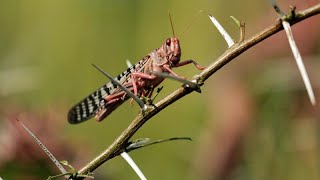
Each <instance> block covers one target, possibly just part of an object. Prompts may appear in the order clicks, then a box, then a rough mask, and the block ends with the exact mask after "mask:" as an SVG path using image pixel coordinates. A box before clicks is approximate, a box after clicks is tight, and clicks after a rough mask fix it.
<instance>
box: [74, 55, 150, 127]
mask: <svg viewBox="0 0 320 180" xmlns="http://www.w3.org/2000/svg"><path fill="white" fill-rule="evenodd" d="M146 58H149V57H148V56H146V57H145V58H144V59H143V60H140V61H139V62H138V63H137V64H135V65H133V66H131V67H129V68H128V69H127V70H126V71H124V72H122V73H121V74H120V75H118V76H117V77H116V78H115V80H117V81H119V83H120V84H123V83H125V82H127V81H128V79H129V76H130V74H131V73H132V72H133V71H135V70H136V69H138V68H141V67H142V66H143V65H144V64H145V62H146V61H145V59H146ZM116 91H119V89H118V88H117V86H116V85H115V84H113V83H111V82H109V83H108V84H105V85H104V86H102V87H101V88H99V89H98V90H96V91H95V92H93V93H91V94H90V95H89V96H87V97H86V98H84V99H83V100H82V101H80V102H79V103H77V104H76V105H74V106H73V107H72V108H71V109H70V110H69V113H68V121H69V123H71V124H78V123H81V122H83V121H86V120H88V119H90V118H92V117H93V116H94V115H95V114H96V112H97V111H98V110H99V109H101V108H106V107H105V105H106V104H107V102H106V100H105V99H104V97H106V96H108V95H112V94H113V93H115V92H116Z"/></svg>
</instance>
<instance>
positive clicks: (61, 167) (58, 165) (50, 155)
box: [17, 119, 69, 178]
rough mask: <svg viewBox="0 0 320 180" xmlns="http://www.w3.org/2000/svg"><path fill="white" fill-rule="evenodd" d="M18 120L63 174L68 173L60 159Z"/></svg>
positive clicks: (67, 176)
mask: <svg viewBox="0 0 320 180" xmlns="http://www.w3.org/2000/svg"><path fill="white" fill-rule="evenodd" d="M17 121H18V122H19V123H20V124H21V125H22V127H23V128H24V129H25V130H26V131H27V132H28V134H29V135H30V136H31V137H32V138H33V140H34V141H35V142H36V143H38V145H39V146H40V147H41V148H42V150H43V151H44V152H45V153H46V154H47V156H49V158H50V159H51V160H52V162H54V163H55V165H56V166H57V167H58V168H59V170H60V171H61V173H62V174H65V173H67V171H66V170H65V169H64V168H63V166H62V165H61V164H60V163H59V161H58V160H57V159H56V158H55V157H54V156H53V154H52V153H51V152H50V151H49V150H48V148H47V147H46V146H45V145H44V144H42V143H41V141H40V140H39V139H38V138H37V137H36V136H35V135H34V134H33V133H32V132H31V131H30V130H29V129H28V128H27V126H25V125H24V124H23V123H22V122H21V121H19V120H18V119H17ZM65 178H69V175H65Z"/></svg>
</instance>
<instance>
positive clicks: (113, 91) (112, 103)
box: [68, 22, 204, 124]
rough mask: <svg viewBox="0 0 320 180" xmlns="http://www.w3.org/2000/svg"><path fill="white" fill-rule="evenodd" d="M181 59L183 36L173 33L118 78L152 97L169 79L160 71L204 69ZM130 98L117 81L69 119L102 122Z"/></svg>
mask: <svg viewBox="0 0 320 180" xmlns="http://www.w3.org/2000/svg"><path fill="white" fill-rule="evenodd" d="M171 26H172V22H171ZM172 30H173V28H172ZM173 34H174V31H173ZM180 58H181V47H180V43H179V39H178V38H177V37H175V35H173V37H170V38H167V39H166V40H165V41H164V43H163V44H162V45H161V46H160V47H159V48H157V49H155V50H153V51H152V52H151V53H149V54H148V55H147V56H145V57H143V58H142V59H141V60H139V61H138V62H137V63H136V64H134V65H132V66H131V67H129V68H128V69H127V70H125V71H123V72H122V73H121V74H119V75H118V76H116V77H115V80H117V81H118V82H119V83H120V84H121V85H122V86H124V87H125V88H127V89H128V90H129V91H131V92H132V93H133V94H134V95H136V96H138V97H139V98H151V97H152V94H153V92H154V89H155V88H156V87H157V86H158V85H159V84H160V83H161V82H162V81H163V80H164V79H165V77H164V76H160V75H159V74H161V73H168V74H169V75H171V76H174V77H177V78H181V79H184V78H183V77H182V76H179V75H177V74H176V73H175V72H174V71H173V70H172V68H177V67H181V66H184V65H187V64H191V63H192V64H194V65H195V67H196V68H197V69H199V70H203V69H204V67H202V66H200V65H199V64H198V63H197V62H195V61H194V60H192V59H189V60H185V61H182V62H180ZM129 98H130V96H128V95H127V93H126V92H124V91H123V90H122V89H121V88H119V87H118V86H117V85H116V84H115V83H113V82H109V83H107V84H105V85H103V86H102V87H100V88H99V89H98V90H96V91H94V92H93V93H91V94H90V95H88V96H87V97H86V98H84V99H83V100H82V101H80V102H79V103H77V104H76V105H74V106H73V107H72V108H71V109H70V110H69V112H68V121H69V123H71V124H77V123H81V122H84V121H86V120H88V119H90V118H92V117H95V119H96V120H97V121H98V122H100V121H102V120H103V119H105V118H106V117H107V116H108V115H110V114H111V113H112V112H113V111H114V110H115V109H116V108H118V107H119V106H120V105H121V104H123V103H124V102H125V101H126V100H128V99H129Z"/></svg>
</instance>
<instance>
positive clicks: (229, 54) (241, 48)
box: [79, 4, 320, 174]
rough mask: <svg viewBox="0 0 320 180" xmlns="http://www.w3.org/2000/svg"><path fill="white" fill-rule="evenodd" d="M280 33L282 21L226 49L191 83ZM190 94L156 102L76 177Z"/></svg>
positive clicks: (299, 15) (182, 91)
mask: <svg viewBox="0 0 320 180" xmlns="http://www.w3.org/2000/svg"><path fill="white" fill-rule="evenodd" d="M319 13H320V4H318V5H315V6H313V7H311V8H308V9H305V10H303V11H298V12H296V16H295V17H294V18H293V19H290V20H288V22H289V23H290V24H291V25H293V24H295V23H298V22H300V21H302V20H304V19H307V18H309V17H312V16H313V15H316V14H319ZM281 30H283V26H282V24H281V19H278V20H276V22H275V23H274V24H273V25H271V26H270V27H268V28H266V29H265V30H263V31H261V32H259V33H258V34H256V35H254V36H253V37H251V38H249V39H247V40H244V41H243V42H240V43H236V44H235V45H233V46H232V47H231V48H229V49H228V50H227V51H226V52H225V53H224V54H222V55H221V56H220V57H219V58H217V60H216V61H215V62H213V63H212V64H210V65H209V66H208V67H207V68H206V69H205V70H203V71H202V72H201V73H199V74H198V75H196V76H194V78H193V80H194V81H196V82H197V83H198V84H199V85H200V86H202V85H203V84H204V82H205V81H206V80H207V79H208V78H209V77H210V76H212V75H213V74H214V73H215V72H216V71H218V70H219V69H220V68H222V67H223V66H224V65H226V64H227V63H229V62H230V61H232V60H234V59H235V58H236V57H237V56H239V55H240V54H242V53H243V52H245V51H246V50H248V49H249V48H251V47H253V46H254V45H256V44H258V43H260V42H262V41H263V40H264V39H266V38H268V37H270V36H272V35H274V34H276V33H277V32H279V31H281ZM192 91H193V90H191V89H190V88H187V87H180V88H178V89H177V90H175V91H174V92H172V93H171V94H170V95H168V96H167V97H165V98H164V99H162V100H161V101H160V102H158V103H157V104H156V105H155V106H156V108H155V107H150V108H149V110H148V111H147V112H146V113H145V115H144V116H143V115H142V114H141V113H140V114H139V115H138V116H137V117H136V118H135V119H134V120H133V121H132V123H131V124H130V125H129V126H128V127H127V129H126V130H124V131H123V132H122V134H121V135H120V136H119V137H118V138H117V139H116V140H115V141H114V142H113V143H112V144H111V145H110V146H109V147H108V148H107V149H106V150H105V151H103V152H102V153H101V154H100V155H98V156H97V157H96V158H94V159H93V160H92V161H91V162H89V163H88V164H87V165H85V166H84V167H83V168H82V169H81V170H80V171H79V174H87V173H89V172H93V171H94V170H95V169H96V168H98V167H99V166H101V165H102V164H103V163H104V162H106V161H108V160H109V159H112V158H113V157H115V156H117V155H119V154H120V153H121V152H123V151H124V149H125V148H126V146H127V143H128V141H129V139H130V138H131V137H132V136H133V135H134V133H135V132H137V131H138V130H139V128H140V127H141V126H142V125H143V124H144V123H145V122H147V121H148V120H149V119H150V118H151V117H153V116H154V115H156V114H158V113H159V112H160V111H162V110H163V109H164V108H166V107H167V106H169V105H170V104H172V103H174V102H175V101H177V100H179V99H180V98H182V97H184V96H186V95H187V94H189V93H191V92H192Z"/></svg>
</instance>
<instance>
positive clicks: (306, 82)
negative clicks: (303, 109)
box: [282, 21, 316, 106]
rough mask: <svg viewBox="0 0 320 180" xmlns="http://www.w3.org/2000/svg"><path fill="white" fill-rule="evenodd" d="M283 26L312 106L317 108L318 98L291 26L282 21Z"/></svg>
mask: <svg viewBox="0 0 320 180" xmlns="http://www.w3.org/2000/svg"><path fill="white" fill-rule="evenodd" d="M282 25H283V28H284V30H285V31H286V34H287V37H288V40H289V44H290V47H291V50H292V53H293V56H294V58H295V59H296V62H297V65H298V69H299V71H300V74H301V76H302V80H303V82H304V85H305V86H306V89H307V92H308V95H309V98H310V101H311V104H312V105H313V106H315V105H316V98H315V96H314V93H313V90H312V86H311V83H310V79H309V77H308V74H307V71H306V68H305V67H304V64H303V61H302V57H301V54H300V52H299V49H298V47H297V45H296V43H295V41H294V39H293V35H292V31H291V27H290V24H289V23H288V22H287V21H282Z"/></svg>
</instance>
